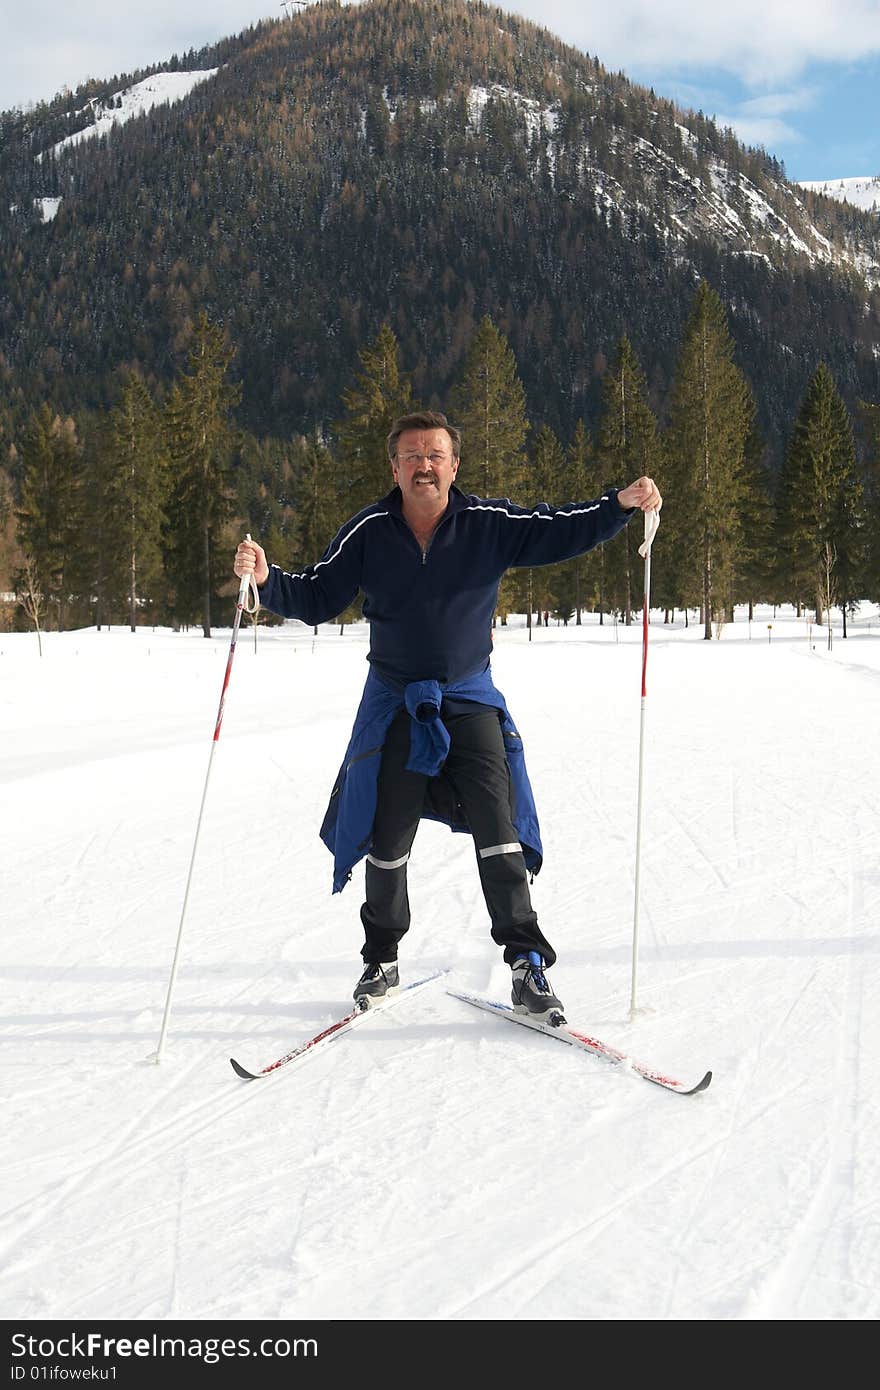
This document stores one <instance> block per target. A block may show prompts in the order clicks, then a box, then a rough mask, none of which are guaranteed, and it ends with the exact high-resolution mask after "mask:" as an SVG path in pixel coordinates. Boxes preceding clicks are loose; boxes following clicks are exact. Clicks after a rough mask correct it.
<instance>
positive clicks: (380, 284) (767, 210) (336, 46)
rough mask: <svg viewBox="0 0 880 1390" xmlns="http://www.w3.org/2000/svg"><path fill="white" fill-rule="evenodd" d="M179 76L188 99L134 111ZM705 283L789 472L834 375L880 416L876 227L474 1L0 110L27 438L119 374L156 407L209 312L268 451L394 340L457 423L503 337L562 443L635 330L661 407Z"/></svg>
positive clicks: (109, 391) (226, 52) (370, 14)
mask: <svg viewBox="0 0 880 1390" xmlns="http://www.w3.org/2000/svg"><path fill="white" fill-rule="evenodd" d="M172 73H174V74H176V77H177V78H178V79H180V81H179V83H178V88H179V89H183V90H185V95H182V96H180V99H178V100H169V101H167V102H165V103H164V104H161V105H152V106H150V107H149V109H146V105H145V109H144V110H143V111H142V113H141V114H137V115H135V114H132V112H133V108H134V107H135V105H136V101H135V97H134V96H133V93H135V91H136V89H137V88H138V85H139V84H141V85H142V84H143V82H144V79H146V78H151V79H156V80H160V79H162V77H163V74H164V76H165V77H166V78H167V77H169V76H170V75H171V74H172ZM187 73H188V74H189V77H188V78H187V77H186V74H187ZM211 73H213V75H209V74H211ZM196 78H199V79H200V80H198V81H196V80H195V79H196ZM163 95H164V94H163ZM114 111H117V112H124V113H125V114H126V115H130V119H127V120H124V121H123V120H121V119H117V120H113V119H112V116H113V112H114ZM92 132H94V134H93V138H84V137H85V136H86V135H88V134H92ZM102 132H106V133H102ZM74 136H77V137H79V138H77V139H74V138H72V137H74ZM49 200H51V201H49ZM59 200H60V201H59ZM47 212H49V213H53V214H54V215H52V216H51V217H49V216H48V215H47ZM701 278H706V279H707V280H708V281H709V282H710V283H711V284H712V285H713V287H714V288H715V289H717V290H718V292H719V294H720V295H721V296H722V298H723V300H724V302H725V304H726V306H727V308H728V312H729V315H730V322H731V329H732V331H733V334H734V337H735V340H736V343H737V347H738V352H739V356H740V361H741V365H742V366H743V369H744V370H745V372H746V374H747V375H748V377H749V379H750V381H751V383H752V386H753V389H754V391H755V395H756V398H757V402H758V408H759V419H760V422H761V425H762V428H763V432H764V435H765V437H766V439H767V441H768V444H769V447H770V451H771V455H772V456H774V457H777V458H778V456H779V454H780V451H781V449H782V448H783V446H784V441H785V439H786V437H787V434H788V432H789V430H790V428H791V422H792V419H793V416H794V413H795V411H796V409H797V405H798V402H799V399H800V396H801V394H802V392H803V389H804V387H805V385H806V382H807V380H808V379H809V377H810V375H811V374H812V372H813V371H814V369H815V366H816V364H817V361H818V360H824V361H825V362H826V363H827V364H828V366H829V368H830V369H831V371H832V372H833V374H834V376H835V379H836V381H837V383H838V386H839V388H840V390H841V392H842V393H843V395H844V397H845V399H846V400H847V401H848V402H849V403H850V404H851V405H854V404H855V402H856V401H857V400H858V399H860V398H866V399H878V397H880V228H878V224H877V219H876V218H875V217H873V216H872V215H871V214H869V213H867V212H864V211H861V210H859V209H856V208H853V207H851V206H850V205H848V204H845V203H841V202H840V201H838V200H836V199H834V198H830V197H827V196H824V195H823V194H822V193H820V192H816V191H813V190H807V189H803V188H799V187H797V186H795V185H793V184H791V183H790V182H788V181H787V180H786V178H785V175H784V170H783V168H782V167H781V165H779V164H778V163H777V162H776V161H775V160H773V159H771V158H769V157H768V156H767V155H766V154H765V153H763V152H762V151H759V150H752V149H746V148H744V147H743V146H742V145H741V144H740V143H739V142H738V141H737V140H736V139H735V137H734V135H733V133H732V132H731V131H729V130H721V129H719V128H718V127H717V126H716V125H715V124H714V123H713V122H711V121H709V120H707V119H706V118H705V117H704V116H702V115H701V114H699V113H694V112H683V111H681V110H680V109H678V108H677V107H675V106H674V105H673V104H672V103H670V102H669V101H666V100H665V99H663V98H662V97H659V96H657V95H656V94H655V93H654V92H652V91H648V90H646V89H644V88H641V87H638V86H636V85H634V84H632V83H630V82H629V81H628V80H627V79H626V78H625V77H624V76H622V75H620V74H611V73H609V72H608V71H606V70H605V69H604V68H603V67H602V65H601V63H600V62H599V60H598V59H597V58H594V57H591V56H588V55H585V54H583V53H580V52H578V51H577V50H575V49H573V48H571V47H570V46H567V45H565V44H563V43H562V42H561V41H560V40H558V39H557V38H555V37H554V36H553V35H552V34H550V33H548V32H547V31H546V30H544V29H541V28H538V27H537V26H535V25H533V24H531V23H529V22H527V21H525V20H522V19H520V18H518V17H516V16H512V15H508V14H505V13H504V12H503V11H501V10H499V9H496V8H494V7H490V6H487V5H484V4H469V3H465V0H442V3H441V0H370V2H369V3H366V4H363V5H360V6H356V7H352V6H345V7H343V6H340V5H339V4H336V3H320V4H317V5H313V6H312V7H310V8H309V9H307V10H304V11H300V12H298V13H296V14H295V15H293V16H292V17H291V18H289V19H282V20H279V21H278V22H274V23H271V22H267V23H264V24H260V25H257V26H255V27H254V28H252V29H250V30H247V31H246V32H245V33H243V34H241V35H239V36H237V37H236V38H234V39H229V40H225V41H224V43H223V44H221V45H216V46H214V47H213V48H211V49H209V50H208V49H206V50H203V51H202V52H200V53H198V54H188V55H184V58H183V59H179V58H176V57H175V58H174V59H172V60H169V63H168V64H166V65H163V68H162V69H161V70H159V71H152V72H149V71H148V72H141V73H135V74H129V75H127V76H125V77H121V78H116V79H114V80H113V81H112V82H108V83H105V84H101V83H90V84H89V85H88V86H87V87H86V88H81V89H79V90H78V91H77V92H75V93H73V94H66V95H64V96H62V97H58V98H56V99H55V100H54V101H53V102H51V103H48V104H46V105H45V106H43V107H39V108H37V109H36V110H35V111H31V112H28V113H23V112H19V111H13V112H5V113H3V114H2V115H0V291H2V292H0V354H2V356H0V388H2V393H3V396H4V397H5V399H6V402H7V409H8V411H9V412H10V413H11V415H12V416H13V417H14V418H19V417H20V416H21V415H22V414H23V412H24V411H25V410H26V409H27V408H30V407H31V406H33V404H35V403H38V402H39V401H41V400H42V399H47V398H48V399H51V400H52V401H53V402H55V403H56V404H57V405H58V407H59V408H63V409H66V410H76V409H81V408H83V407H93V406H102V405H106V404H108V403H109V402H110V401H112V400H113V399H114V398H115V393H116V390H117V383H118V374H119V371H120V369H121V368H123V367H125V366H130V365H136V366H138V367H139V368H140V369H141V370H142V371H143V373H144V375H145V376H146V378H147V379H148V380H149V381H150V382H151V383H152V384H153V385H154V386H155V387H156V388H158V389H159V391H160V392H161V391H162V390H163V389H164V387H165V386H166V385H167V383H168V382H169V381H170V379H171V377H172V376H173V373H174V372H175V371H176V370H177V369H178V368H179V367H180V366H181V365H182V364H183V362H184V361H185V357H186V350H187V346H188V343H189V341H190V337H191V333H192V327H193V322H194V320H195V317H196V315H197V313H198V312H199V310H201V309H205V310H206V311H207V312H208V314H209V316H210V317H212V318H214V319H216V320H221V321H223V322H224V323H225V325H226V326H227V328H228V331H229V334H230V337H231V340H232V342H233V343H234V344H235V345H236V348H237V354H238V355H237V359H236V364H235V365H236V369H237V374H238V376H239V377H240V379H241V380H242V382H243V386H244V393H243V399H242V407H241V417H242V422H243V423H244V424H245V425H246V426H247V427H249V428H250V429H252V430H253V431H254V432H256V433H259V434H276V435H285V434H287V433H288V432H290V431H292V430H305V429H307V428H309V427H310V426H312V425H314V424H317V423H320V422H324V423H329V422H332V420H333V419H334V418H335V416H336V415H337V414H338V412H339V403H340V395H341V392H342V390H343V388H344V387H345V385H346V384H348V383H349V382H350V380H351V378H352V375H353V373H354V372H355V371H356V369H357V365H358V353H359V350H360V349H361V348H362V347H363V346H364V344H365V343H366V342H367V341H368V340H369V339H370V338H371V337H372V336H373V335H374V334H375V332H376V330H377V328H378V326H379V325H380V323H381V322H382V321H383V320H387V321H388V322H390V324H391V326H392V328H393V329H394V332H395V334H396V335H397V338H398V341H399V343H400V348H401V359H402V365H403V367H404V368H405V369H406V370H408V371H409V372H410V373H411V374H412V378H413V384H414V389H415V394H416V396H417V397H418V398H419V399H420V400H421V401H423V402H424V403H426V404H434V405H441V406H442V405H443V404H444V402H445V398H446V394H447V392H448V389H449V386H450V384H451V383H452V381H453V380H454V379H455V375H456V372H457V371H458V369H459V368H460V366H461V363H462V360H463V356H464V353H465V351H466V349H467V345H468V343H469V341H470V337H471V335H472V333H473V331H474V327H475V325H476V324H477V323H478V322H479V320H480V318H481V317H482V316H483V315H484V314H486V313H488V314H490V315H491V316H492V317H493V319H494V320H495V322H496V324H497V325H498V326H499V328H501V330H502V331H503V332H504V333H505V334H506V335H507V336H508V338H509V340H510V342H511V346H512V347H513V349H514V352H515V354H516V357H517V361H518V364H519V369H520V373H521V376H522V379H523V382H524V385H525V388H526V392H527V397H528V402H529V409H530V414H531V417H532V419H533V420H534V421H535V422H538V421H545V422H546V423H548V424H550V425H552V426H553V427H554V428H555V429H556V430H557V431H558V432H559V433H560V434H561V435H562V436H563V437H564V438H567V437H569V436H570V434H571V432H572V430H573V428H574V424H575V423H576V421H577V420H578V419H582V418H583V419H585V420H586V421H587V423H588V424H590V423H592V422H593V420H594V418H595V412H596V409H597V406H598V400H599V389H600V383H601V376H602V372H603V370H604V365H605V362H606V360H607V358H608V357H609V356H610V354H611V353H612V352H613V350H614V347H615V345H616V342H617V341H618V339H619V337H620V335H621V334H622V333H624V332H625V333H627V334H628V335H629V337H630V338H631V340H632V342H633V345H634V347H635V349H636V351H637V353H638V354H639V357H640V359H641V361H642V364H643V366H644V367H645V369H646V372H647V375H648V380H649V383H650V389H651V392H652V398H653V401H654V404H655V406H656V407H657V409H658V410H661V411H662V408H663V403H664V401H665V398H666V393H667V391H668V388H669V384H670V381H671V378H672V374H673V372H674V368H675V359H676V354H677V350H678V344H679V342H680V338H681V332H682V328H683V324H684V321H685V319H686V317H687V313H688V309H689V306H690V302H691V298H692V295H693V291H694V288H695V286H696V284H697V283H698V281H699V280H700V279H701Z"/></svg>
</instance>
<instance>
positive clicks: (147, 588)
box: [110, 372, 169, 632]
mask: <svg viewBox="0 0 880 1390" xmlns="http://www.w3.org/2000/svg"><path fill="white" fill-rule="evenodd" d="M110 442H111V446H112V450H113V457H114V460H115V469H116V486H115V489H114V493H115V495H114V498H113V505H114V510H115V511H116V512H117V514H118V525H119V535H118V542H119V543H120V544H119V549H120V551H121V553H122V555H123V556H124V560H125V578H126V597H127V607H128V621H129V625H130V627H131V630H132V632H135V631H136V629H137V612H138V606H139V604H140V603H142V602H145V601H148V600H150V599H153V600H155V597H156V590H157V586H158V584H159V581H160V578H161V575H162V527H163V525H164V523H165V521H166V515H165V511H164V507H165V505H166V498H167V494H168V487H169V460H168V450H167V446H166V441H165V431H164V428H163V421H162V416H161V413H160V412H159V410H158V409H157V407H156V405H155V404H154V402H153V399H152V397H151V395H150V393H149V391H148V390H147V387H146V385H145V384H144V382H143V381H142V380H141V378H140V377H139V376H138V375H137V373H135V372H131V373H129V375H128V377H127V378H126V380H125V382H124V384H123V387H122V394H121V397H120V399H119V403H118V404H117V406H116V407H115V409H114V410H113V412H112V414H111V417H110ZM123 542H124V543H123Z"/></svg>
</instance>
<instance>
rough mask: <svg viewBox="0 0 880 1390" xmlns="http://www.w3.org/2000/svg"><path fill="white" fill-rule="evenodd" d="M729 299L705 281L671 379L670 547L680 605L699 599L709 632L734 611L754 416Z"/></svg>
mask: <svg viewBox="0 0 880 1390" xmlns="http://www.w3.org/2000/svg"><path fill="white" fill-rule="evenodd" d="M733 357H734V345H733V340H732V338H731V336H730V331H729V329H728V326H727V317H726V314H725V311H724V306H723V305H722V303H721V300H720V299H719V297H718V295H717V294H716V293H715V291H714V290H712V289H710V287H709V285H708V284H707V283H706V282H705V280H704V281H701V283H700V285H699V286H698V288H697V292H696V295H695V297H694V302H693V306H692V308H691V312H690V316H689V318H688V322H687V325H686V327H685V333H684V339H683V342H682V347H681V352H680V355H679V359H678V364H677V367H676V374H675V379H674V381H673V386H672V393H671V401H670V412H669V413H670V420H669V429H668V433H667V453H668V455H669V459H670V464H669V469H668V475H667V476H668V477H669V484H670V492H671V494H672V497H673V498H674V505H673V507H672V508H671V509H670V512H671V520H672V525H669V519H670V518H669V516H668V515H667V512H666V509H665V508H664V521H666V522H667V530H666V542H667V549H669V550H670V551H671V550H673V549H674V550H675V551H676V552H677V554H678V556H679V559H680V566H679V575H680V578H679V594H678V601H679V604H682V605H684V604H687V605H692V604H693V603H694V602H696V601H698V600H699V601H700V602H701V604H702V609H703V624H704V636H705V637H707V638H711V636H712V619H713V617H715V618H717V619H718V620H719V621H722V620H723V619H724V618H725V617H726V616H727V614H728V613H729V611H730V607H731V604H732V602H733V593H734V589H735V583H736V575H737V572H738V565H739V562H740V555H739V551H740V545H741V537H742V518H741V515H740V510H739V509H740V504H741V502H742V499H743V460H744V454H745V447H746V440H747V439H748V436H749V431H750V429H751V427H752V421H753V418H754V404H753V401H752V396H751V392H750V390H749V387H748V384H747V382H746V380H745V377H744V376H743V374H742V372H741V371H740V370H739V368H738V367H737V366H736V364H735V362H734V360H733Z"/></svg>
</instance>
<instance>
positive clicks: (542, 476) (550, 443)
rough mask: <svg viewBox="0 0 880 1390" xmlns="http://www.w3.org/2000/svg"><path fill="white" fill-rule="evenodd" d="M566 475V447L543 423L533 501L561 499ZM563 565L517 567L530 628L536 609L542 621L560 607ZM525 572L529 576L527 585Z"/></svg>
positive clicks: (532, 475)
mask: <svg viewBox="0 0 880 1390" xmlns="http://www.w3.org/2000/svg"><path fill="white" fill-rule="evenodd" d="M564 476H565V450H564V449H563V447H562V445H561V444H560V442H559V440H558V439H557V437H556V435H555V434H554V433H553V431H552V430H551V429H550V427H549V425H542V426H541V428H540V429H539V430H538V432H537V434H536V435H535V439H534V442H533V446H532V462H531V467H530V468H529V478H528V485H529V491H530V493H531V496H530V497H529V498H528V501H530V502H532V503H535V502H550V503H554V502H558V500H559V499H560V498H561V497H562V493H563V487H564V484H563V478H564ZM562 569H563V566H562V565H561V564H559V565H538V566H536V567H535V568H534V569H532V568H530V569H529V570H527V571H522V570H520V571H517V578H519V580H520V582H519V583H518V585H517V589H518V592H519V594H520V596H521V600H522V596H523V595H527V598H526V602H525V603H524V604H522V606H523V607H525V608H526V611H527V613H528V626H529V629H530V630H531V626H532V614H533V611H534V610H535V609H536V610H537V612H538V622H539V624H540V621H541V614H542V613H549V612H551V611H555V610H556V607H557V601H556V589H557V585H558V582H559V575H560V571H561V570H562ZM521 576H523V577H524V578H525V588H524V587H523V582H522V578H521ZM530 635H531V633H530Z"/></svg>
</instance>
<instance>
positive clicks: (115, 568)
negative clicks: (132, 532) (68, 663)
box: [81, 411, 126, 632]
mask: <svg viewBox="0 0 880 1390" xmlns="http://www.w3.org/2000/svg"><path fill="white" fill-rule="evenodd" d="M81 424H82V431H83V466H84V488H83V493H84V506H83V518H82V521H83V525H82V534H83V557H82V564H83V568H84V572H85V574H86V576H87V586H88V591H89V596H90V599H91V601H92V603H93V606H94V622H95V627H96V628H97V630H98V631H99V632H100V630H101V628H102V627H103V626H104V623H105V622H106V623H108V624H109V623H110V622H111V621H112V616H113V614H114V613H117V614H118V613H121V611H122V607H123V604H124V596H125V578H126V577H125V544H124V534H125V533H124V522H123V515H122V507H121V505H120V499H119V472H118V470H117V467H116V456H115V450H114V447H113V438H112V428H111V421H110V415H109V413H108V412H107V411H100V412H96V413H94V414H89V415H86V416H85V417H83V418H82V419H81Z"/></svg>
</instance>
